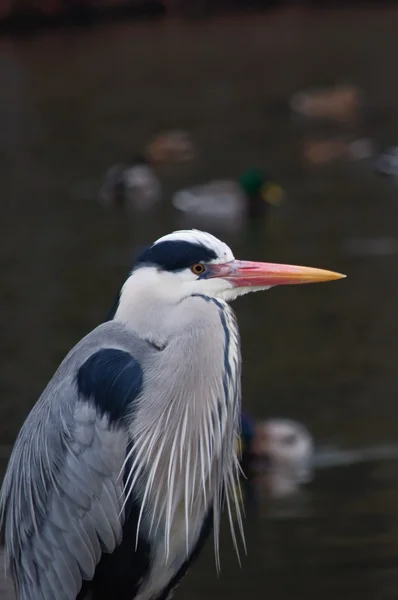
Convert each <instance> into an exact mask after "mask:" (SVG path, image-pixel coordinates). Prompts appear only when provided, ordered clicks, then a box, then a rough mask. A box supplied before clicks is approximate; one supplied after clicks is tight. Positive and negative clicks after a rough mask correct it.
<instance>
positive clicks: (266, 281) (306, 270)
mask: <svg viewBox="0 0 398 600" xmlns="http://www.w3.org/2000/svg"><path fill="white" fill-rule="evenodd" d="M209 270H210V274H209V277H221V278H223V279H226V280H227V281H229V282H230V283H232V285H233V286H234V287H272V286H274V285H290V284H297V283H320V282H322V281H333V280H335V279H343V278H344V277H345V275H342V274H341V273H335V272H334V271H324V270H323V269H313V268H312V267H298V266H294V265H279V264H273V263H261V262H250V261H246V260H233V261H231V262H229V263H224V264H218V265H214V264H213V265H210V268H209Z"/></svg>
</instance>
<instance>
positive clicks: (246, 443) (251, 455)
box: [241, 415, 314, 497]
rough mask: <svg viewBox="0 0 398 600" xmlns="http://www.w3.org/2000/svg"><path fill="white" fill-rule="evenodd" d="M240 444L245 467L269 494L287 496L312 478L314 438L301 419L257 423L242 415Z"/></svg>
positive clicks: (254, 480)
mask: <svg viewBox="0 0 398 600" xmlns="http://www.w3.org/2000/svg"><path fill="white" fill-rule="evenodd" d="M241 446H242V469H243V471H244V472H245V473H246V474H247V476H248V477H249V479H252V481H253V482H254V483H255V482H257V483H259V482H260V483H261V484H262V485H263V486H264V487H266V489H267V491H268V493H269V495H270V496H274V497H284V496H288V495H290V494H292V493H294V492H296V491H297V490H298V489H299V488H300V486H301V485H302V484H305V483H308V482H309V481H310V480H311V479H312V462H313V454H314V448H313V440H312V436H311V434H310V432H309V431H308V429H307V428H306V427H305V426H304V425H302V424H301V423H297V422H296V421H291V420H288V419H268V420H266V421H259V422H257V423H256V422H254V421H252V420H251V419H250V418H249V417H247V416H246V415H243V417H242V433H241Z"/></svg>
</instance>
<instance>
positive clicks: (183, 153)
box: [146, 130, 196, 163]
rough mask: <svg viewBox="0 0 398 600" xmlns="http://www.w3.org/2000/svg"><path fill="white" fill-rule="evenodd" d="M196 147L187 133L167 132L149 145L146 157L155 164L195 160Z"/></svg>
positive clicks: (155, 138)
mask: <svg viewBox="0 0 398 600" xmlns="http://www.w3.org/2000/svg"><path fill="white" fill-rule="evenodd" d="M195 154H196V152H195V145H194V143H193V141H192V139H191V137H190V135H189V134H188V133H187V132H185V131H179V130H175V131H165V132H163V133H161V134H159V135H157V136H156V137H154V138H153V139H152V140H151V141H150V142H149V144H148V146H147V149H146V155H147V156H148V158H149V160H150V161H151V162H153V163H175V162H185V161H189V160H193V159H194V158H195Z"/></svg>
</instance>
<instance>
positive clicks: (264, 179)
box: [239, 169, 284, 205]
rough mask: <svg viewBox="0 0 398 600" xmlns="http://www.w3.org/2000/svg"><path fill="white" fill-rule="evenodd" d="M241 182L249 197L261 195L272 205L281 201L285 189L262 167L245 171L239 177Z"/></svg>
mask: <svg viewBox="0 0 398 600" xmlns="http://www.w3.org/2000/svg"><path fill="white" fill-rule="evenodd" d="M239 184H240V186H241V188H242V189H243V191H244V192H245V194H246V195H247V196H248V198H254V197H258V196H260V197H261V198H262V199H263V200H264V202H267V203H268V204H272V205H278V204H280V203H281V201H282V198H283V196H284V190H283V189H282V188H281V186H280V185H278V184H276V183H274V182H273V181H271V179H270V178H269V177H268V176H267V175H266V174H265V173H264V172H263V171H261V170H260V169H250V170H249V171H245V172H244V173H242V175H241V176H240V178H239Z"/></svg>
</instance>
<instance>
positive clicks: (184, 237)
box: [154, 229, 235, 263]
mask: <svg viewBox="0 0 398 600" xmlns="http://www.w3.org/2000/svg"><path fill="white" fill-rule="evenodd" d="M172 241H174V242H176V241H178V242H191V243H192V244H201V245H202V246H206V248H210V249H211V250H214V252H215V253H216V254H217V257H218V258H216V259H214V260H212V261H211V262H212V263H223V262H230V261H231V260H234V259H235V257H234V255H233V253H232V250H231V248H230V247H229V246H227V244H225V243H224V242H222V241H221V240H219V239H218V238H216V237H215V236H214V235H212V234H211V233H207V232H206V231H199V230H198V229H181V230H180V231H173V232H172V233H168V234H167V235H164V236H163V237H161V238H159V239H158V240H156V242H155V243H154V245H155V244H159V243H160V242H172Z"/></svg>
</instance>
